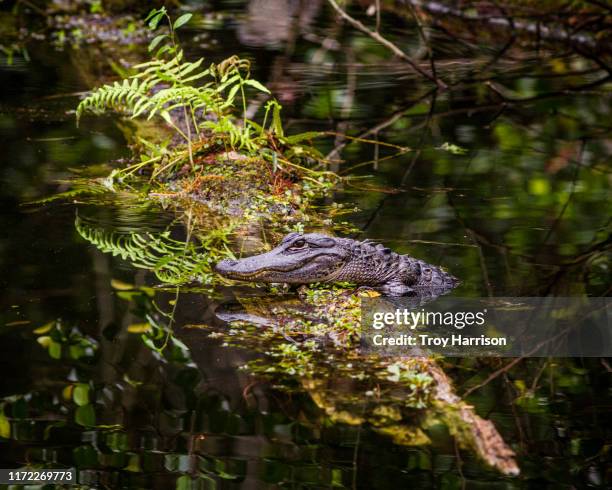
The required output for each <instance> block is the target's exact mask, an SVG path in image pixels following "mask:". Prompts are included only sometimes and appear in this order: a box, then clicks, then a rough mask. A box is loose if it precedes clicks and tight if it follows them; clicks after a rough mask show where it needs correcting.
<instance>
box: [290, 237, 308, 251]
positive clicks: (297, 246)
mask: <svg viewBox="0 0 612 490" xmlns="http://www.w3.org/2000/svg"><path fill="white" fill-rule="evenodd" d="M307 247H308V243H307V242H306V240H304V239H303V238H300V239H299V240H296V241H295V242H293V244H292V245H291V246H290V247H289V249H290V250H302V249H303V248H307Z"/></svg>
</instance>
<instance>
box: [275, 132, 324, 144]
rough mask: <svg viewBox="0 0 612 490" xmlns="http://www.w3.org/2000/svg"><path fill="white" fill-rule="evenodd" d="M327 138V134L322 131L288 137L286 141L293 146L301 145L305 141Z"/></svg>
mask: <svg viewBox="0 0 612 490" xmlns="http://www.w3.org/2000/svg"><path fill="white" fill-rule="evenodd" d="M321 136H325V133H322V132H320V131H306V132H305V133H299V134H294V135H293V136H286V137H285V141H286V142H287V143H289V144H291V145H293V144H295V143H301V142H302V141H304V140H311V139H314V138H319V137H321Z"/></svg>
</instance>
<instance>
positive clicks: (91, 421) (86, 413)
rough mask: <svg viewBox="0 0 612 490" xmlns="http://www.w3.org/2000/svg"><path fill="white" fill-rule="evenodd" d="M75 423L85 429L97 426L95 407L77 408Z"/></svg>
mask: <svg viewBox="0 0 612 490" xmlns="http://www.w3.org/2000/svg"><path fill="white" fill-rule="evenodd" d="M74 421H75V422H76V423H77V424H79V425H82V426H84V427H93V426H94V425H96V411H95V410H94V407H93V405H84V406H82V407H79V408H77V409H76V412H75V413H74Z"/></svg>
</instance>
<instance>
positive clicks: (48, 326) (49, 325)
mask: <svg viewBox="0 0 612 490" xmlns="http://www.w3.org/2000/svg"><path fill="white" fill-rule="evenodd" d="M54 325H55V321H50V322H49V323H45V324H44V325H43V326H42V327H38V328H37V329H35V330H34V333H35V334H37V335H42V334H43V333H48V332H49V330H51V329H52V328H53V326H54Z"/></svg>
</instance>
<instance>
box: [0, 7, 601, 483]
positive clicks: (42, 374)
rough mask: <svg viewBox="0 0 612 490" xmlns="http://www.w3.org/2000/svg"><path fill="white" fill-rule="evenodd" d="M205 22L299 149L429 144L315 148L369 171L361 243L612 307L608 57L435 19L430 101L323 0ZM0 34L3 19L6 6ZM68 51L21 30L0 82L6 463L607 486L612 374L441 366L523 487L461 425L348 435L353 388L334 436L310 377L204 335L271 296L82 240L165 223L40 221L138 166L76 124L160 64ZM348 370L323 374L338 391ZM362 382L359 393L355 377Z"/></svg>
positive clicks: (579, 365) (169, 476)
mask: <svg viewBox="0 0 612 490" xmlns="http://www.w3.org/2000/svg"><path fill="white" fill-rule="evenodd" d="M193 9H194V11H195V13H196V16H195V17H194V19H195V21H194V22H192V24H191V26H192V27H190V28H189V29H188V30H186V31H185V33H184V34H182V41H183V44H184V46H185V48H186V51H187V53H188V55H189V56H190V57H194V58H195V57H198V56H205V57H206V58H207V59H209V60H215V61H216V60H219V59H223V58H225V57H227V56H229V55H231V54H239V55H240V56H241V57H245V58H249V59H251V60H252V63H253V73H254V76H255V78H257V79H259V80H261V81H262V82H263V83H266V85H267V86H268V87H270V89H271V90H272V92H273V93H274V94H275V95H276V96H277V97H278V98H279V100H280V102H281V103H282V104H283V112H284V118H285V121H286V125H287V127H286V129H287V131H288V132H289V133H291V132H298V131H304V130H326V131H337V132H338V133H347V132H349V133H350V134H351V135H353V136H360V137H362V138H365V139H370V140H380V141H381V142H386V143H392V144H395V145H400V146H402V147H409V148H411V149H412V151H408V152H406V153H404V154H402V155H395V156H394V155H393V152H391V151H390V149H389V147H385V146H381V145H374V144H362V143H358V142H357V143H355V142H351V141H347V140H343V139H342V138H341V137H337V138H336V139H335V140H334V138H331V139H327V140H325V141H322V142H321V149H322V150H323V152H324V153H329V152H331V151H332V150H334V147H336V150H337V153H336V156H337V155H340V156H341V158H342V160H343V162H342V163H339V164H337V167H336V168H334V170H335V171H337V172H339V173H340V174H343V175H349V174H350V175H352V176H354V177H360V178H353V179H351V180H349V181H347V182H345V183H343V184H342V185H341V186H340V187H339V188H337V189H336V190H335V191H334V192H333V193H332V194H331V195H330V196H329V197H328V198H326V199H327V203H326V204H330V203H332V202H336V203H343V204H345V205H346V206H347V207H356V208H357V210H356V211H354V212H352V213H350V214H345V215H342V217H341V218H339V219H341V220H346V221H348V222H349V223H350V224H351V225H352V226H354V227H356V228H358V229H359V230H361V231H362V233H361V235H360V236H361V237H363V238H370V239H374V240H378V241H381V242H383V243H385V245H388V246H389V247H391V248H393V249H394V250H396V251H398V252H402V253H410V254H411V255H413V256H416V257H419V258H422V259H424V260H426V261H428V262H431V263H433V264H440V265H443V266H444V267H446V268H447V269H449V270H451V271H452V273H453V274H454V275H456V276H457V277H459V278H460V279H461V281H462V283H461V285H460V287H459V288H457V289H456V290H455V291H453V293H452V294H453V295H457V296H460V297H478V296H548V295H551V296H609V294H610V284H611V283H610V245H611V242H610V231H611V224H610V216H611V215H612V213H611V211H612V206H611V204H610V203H611V199H610V183H611V178H610V165H609V163H610V159H611V154H612V139H611V136H610V135H611V132H610V130H611V127H610V126H611V121H612V117H611V116H612V104H611V99H612V92H611V91H610V88H611V86H610V82H609V76H610V74H609V73H608V72H606V67H607V66H610V65H609V50H608V58H607V63H608V64H607V65H606V63H605V62H603V61H601V60H600V59H599V58H597V56H596V55H594V54H593V53H592V52H591V51H589V50H588V49H587V52H586V56H584V55H583V54H584V51H583V50H582V49H573V48H572V46H570V45H569V44H568V43H563V42H556V43H553V44H551V43H544V42H543V43H542V44H541V45H539V43H535V42H533V41H532V40H531V41H530V40H529V39H528V38H525V39H521V37H520V36H519V37H518V38H517V39H516V40H514V41H513V42H512V43H509V42H508V40H509V39H510V38H509V37H508V35H507V34H504V31H503V30H502V31H490V32H489V33H488V34H486V33H485V34H482V35H475V34H474V32H472V31H470V29H465V30H462V28H461V27H457V26H456V25H455V24H453V23H452V22H450V23H449V24H448V25H444V24H441V25H439V26H438V27H437V28H433V29H428V30H427V35H428V36H429V38H430V41H431V45H432V46H434V48H435V55H434V56H435V59H436V68H437V72H438V74H439V76H440V77H441V78H442V79H443V80H445V81H446V82H448V83H449V84H451V87H450V89H449V90H445V91H435V90H433V85H432V84H431V83H428V82H426V81H423V79H422V78H420V77H419V76H417V75H415V74H414V72H413V71H412V70H411V69H410V67H408V66H407V65H406V64H405V63H403V62H401V61H398V60H395V59H393V58H392V57H391V56H390V55H389V52H388V51H387V50H386V49H384V48H382V47H381V46H380V45H379V44H377V43H376V42H375V41H373V40H372V39H371V38H369V37H368V36H366V35H364V34H363V33H360V32H358V31H356V30H355V29H353V28H351V27H350V26H348V25H341V24H339V23H338V22H337V21H336V19H335V18H334V15H333V11H332V10H331V9H330V8H329V6H328V5H327V4H325V3H324V2H321V3H319V2H304V3H303V4H299V2H288V3H287V2H266V3H265V4H264V3H260V2H251V3H250V4H247V5H243V4H241V3H236V2H228V3H221V4H215V5H212V4H206V6H204V7H201V6H197V7H196V6H195V4H194V5H193ZM270 9H272V10H270ZM360 11H363V8H362V7H359V6H355V9H354V12H355V13H356V14H358V13H359V12H360ZM271 12H274V13H273V14H272V13H271ZM351 12H353V10H351ZM135 16H136V17H138V15H136V14H135ZM33 17H34V19H35V17H36V16H35V15H34V16H33ZM360 18H362V17H360ZM2 19H3V22H4V23H6V24H7V25H8V24H9V20H8V19H9V13H8V12H3V18H2ZM407 19H408V20H405V19H404V20H402V16H401V15H396V14H394V13H391V12H386V13H384V15H383V16H382V26H383V30H384V32H386V33H388V35H389V37H390V38H391V39H393V40H394V41H396V42H397V43H398V44H399V45H401V46H402V47H403V48H404V49H406V50H407V51H409V52H411V53H413V54H414V55H417V54H418V53H419V52H420V50H426V49H427V47H426V46H425V45H424V44H423V43H421V41H420V38H419V35H418V30H417V29H416V26H415V25H414V23H413V22H412V21H411V20H410V17H409V16H408V17H407ZM36 22H39V20H38V21H36V19H35V20H34V21H33V25H37V24H36ZM364 22H369V23H373V22H374V20H373V18H369V19H368V18H367V17H365V20H364ZM453 28H456V30H455V31H454V32H459V33H460V34H462V35H463V36H461V37H462V39H463V40H461V41H460V40H458V39H456V38H455V37H454V35H453ZM64 34H65V35H62V36H60V35H59V34H58V31H57V30H56V31H51V32H49V31H47V37H46V38H45V39H42V40H37V39H31V38H27V39H26V40H25V41H24V45H25V46H26V48H27V53H28V56H27V57H24V56H23V55H22V54H20V52H16V53H15V55H14V59H13V60H12V63H10V64H9V63H7V60H4V59H3V61H2V65H1V66H0V77H1V78H0V80H1V82H0V83H1V84H2V85H1V86H2V88H3V90H2V93H1V95H0V97H1V99H0V100H1V105H0V135H1V139H2V141H3V145H2V146H3V148H2V162H3V163H2V166H1V167H0V178H1V181H2V190H1V193H0V196H1V200H2V206H1V209H2V211H1V212H2V220H3V221H2V223H3V233H2V235H1V238H0V260H1V261H2V278H1V281H2V295H1V304H2V308H1V317H0V338H1V341H0V369H1V375H0V467H3V468H9V467H16V466H22V465H26V464H30V465H39V466H41V467H50V466H57V467H75V468H77V470H78V472H79V480H80V482H81V483H82V484H83V487H84V488H86V487H92V488H181V489H183V488H276V487H292V488H302V487H305V488H327V487H332V486H334V487H352V488H430V487H436V488H437V487H440V488H532V487H533V488H588V487H593V488H604V487H608V486H609V485H610V484H611V481H612V474H611V471H612V469H611V467H610V460H611V459H612V457H611V455H610V447H611V444H612V434H611V433H610V423H609V420H610V419H611V418H612V417H611V412H612V397H611V395H612V393H611V388H610V376H611V374H610V366H609V363H608V362H607V361H606V360H600V359H586V360H582V359H526V360H523V361H521V362H520V363H518V364H517V365H515V366H514V367H512V369H509V370H507V371H504V372H503V373H502V374H501V375H499V376H497V377H495V379H493V380H492V381H490V382H489V383H486V384H485V385H484V386H482V387H480V388H478V389H474V390H473V391H472V390H471V388H476V387H478V385H479V384H481V383H483V381H485V380H486V378H487V377H488V376H489V375H490V374H491V373H494V372H495V371H497V370H498V369H500V368H501V367H503V366H504V365H505V364H506V363H507V362H508V360H492V359H489V360H483V359H454V360H448V361H445V362H444V363H443V367H444V369H445V370H446V372H447V374H449V376H450V377H451V378H452V379H453V382H454V384H455V387H456V390H457V393H458V394H459V395H461V394H463V393H466V392H468V391H469V394H468V396H467V397H466V398H465V401H466V402H468V403H469V404H472V405H473V406H474V407H475V410H476V412H477V413H478V414H479V415H480V416H482V417H485V418H487V419H489V420H491V421H492V422H493V423H494V424H495V426H496V428H497V430H498V431H499V433H500V434H501V436H502V437H503V439H504V440H505V441H506V443H508V444H509V445H510V446H511V447H512V448H513V450H514V451H515V452H516V454H517V462H518V465H519V467H520V469H521V473H520V475H519V476H504V475H503V474H501V473H500V472H498V471H496V470H494V469H491V468H488V467H487V466H486V465H484V464H483V463H482V462H481V461H480V460H479V459H478V458H477V457H476V456H475V455H474V454H473V452H471V451H469V450H465V449H460V448H458V446H457V444H456V442H455V440H454V439H453V438H452V437H451V436H450V435H449V433H448V431H447V430H445V429H442V428H439V427H434V428H433V429H432V430H430V431H429V433H428V436H429V438H430V440H431V442H430V444H426V445H406V444H401V443H398V440H397V438H394V437H390V436H389V435H388V434H387V435H385V434H383V433H381V432H380V431H376V430H373V429H372V427H371V426H370V425H368V424H362V425H359V424H351V423H346V422H347V421H349V420H348V419H350V418H351V416H352V417H357V416H358V415H359V411H360V410H362V408H361V406H360V405H359V403H358V400H352V399H351V397H350V396H347V398H346V400H348V402H346V403H345V404H344V405H343V414H344V418H343V419H340V418H339V417H337V415H338V414H337V413H334V410H333V406H331V407H330V406H329V405H326V403H325V402H322V401H321V398H322V396H321V395H320V393H318V392H317V386H318V385H317V383H312V382H311V383H310V384H309V385H308V384H305V383H300V373H299V371H297V372H292V371H291V366H289V367H286V366H285V368H283V369H284V371H285V372H279V371H278V370H277V371H274V370H270V373H271V374H270V375H269V376H263V377H262V376H258V375H257V373H255V374H254V373H250V372H249V371H248V370H245V369H241V367H242V366H244V365H245V363H248V362H249V361H251V360H253V359H256V358H261V357H262V350H261V349H259V350H258V349H256V348H253V346H252V345H251V343H250V342H247V341H245V342H244V345H242V346H241V347H242V348H240V346H237V345H236V344H240V343H241V342H240V341H238V342H234V343H232V345H231V346H227V345H226V344H227V342H226V340H227V339H223V338H214V337H210V336H208V334H207V332H206V331H205V330H204V329H201V328H193V326H194V325H215V326H216V327H217V328H220V329H223V328H226V329H230V327H229V326H227V325H225V324H224V323H223V322H221V321H220V320H219V319H218V318H216V316H215V314H214V312H215V310H216V309H218V308H219V305H221V304H225V305H227V304H228V303H231V302H232V301H234V300H235V298H236V297H245V296H246V297H249V296H257V297H260V298H263V299H269V298H270V297H272V296H273V295H274V293H271V292H269V290H268V289H265V288H257V289H253V288H249V287H246V286H244V287H242V286H241V287H238V286H216V287H214V288H213V289H212V290H211V289H210V288H206V289H204V288H198V285H197V284H191V285H190V286H189V287H183V288H176V287H171V286H168V285H162V284H161V282H160V280H159V277H158V276H156V274H155V273H154V271H151V270H147V269H146V268H141V267H134V264H133V262H130V261H129V260H123V259H122V258H121V257H120V256H114V255H113V254H111V253H104V250H102V249H101V248H100V247H95V246H94V245H92V243H91V242H88V241H87V240H85V239H84V238H83V236H82V233H79V232H78V227H79V226H83V225H82V224H83V223H86V224H94V225H96V226H98V227H102V228H103V229H104V230H106V231H107V232H114V233H118V234H123V235H129V234H131V233H150V234H156V233H162V232H164V231H165V230H166V229H168V228H169V227H171V228H172V229H173V230H174V232H177V230H176V229H177V228H180V226H177V225H176V219H175V215H174V213H172V212H171V211H169V210H164V209H162V208H161V207H159V206H157V205H156V204H154V203H151V202H143V201H136V202H135V201H133V200H130V199H128V198H125V197H122V195H121V194H118V195H114V196H112V197H109V198H107V197H105V198H100V199H85V198H83V199H81V198H79V197H78V196H75V198H74V199H72V200H69V201H68V202H66V201H55V202H50V203H48V204H44V205H41V204H38V205H29V204H27V203H31V202H32V201H35V200H39V199H42V198H45V197H47V196H50V195H53V194H55V193H57V192H61V191H64V190H66V189H68V188H69V187H68V185H67V184H65V183H61V182H60V181H65V180H68V179H71V178H74V177H76V176H82V175H84V174H87V175H105V174H107V173H108V171H109V170H110V169H111V168H112V167H113V166H118V165H121V163H117V161H118V160H120V159H123V158H127V157H128V156H129V152H128V150H127V148H126V143H125V137H124V134H123V133H122V131H121V128H120V126H119V125H117V123H116V119H114V118H112V117H104V118H88V119H87V120H86V121H84V122H83V123H82V124H81V127H80V128H76V126H75V121H74V108H75V106H76V105H77V103H78V97H79V95H80V94H82V93H83V92H85V91H87V90H89V89H91V88H92V86H94V85H97V84H99V82H100V80H102V79H104V80H108V79H109V77H112V76H113V74H112V71H111V70H110V68H109V65H110V61H114V62H116V63H123V61H124V60H139V59H142V57H143V56H145V55H146V48H144V49H143V47H142V45H140V47H139V46H132V45H130V44H125V45H114V46H112V48H111V47H109V46H108V45H107V44H100V43H95V42H92V43H89V42H87V41H88V40H85V41H84V40H82V39H80V42H79V43H78V46H73V45H72V42H71V39H72V38H71V36H73V35H74V32H73V31H70V30H69V29H65V31H64ZM61 37H68V40H67V41H65V42H64V43H63V44H61V43H60V42H59V40H58V39H59V38H61ZM604 59H605V58H604ZM424 66H427V65H424ZM113 162H115V163H113ZM58 182H59V183H58ZM75 219H76V220H77V221H76V226H75ZM306 228H307V226H306ZM178 233H179V234H180V229H179V230H178ZM183 234H184V232H183ZM109 251H110V250H106V252H109ZM169 314H172V317H171V318H168V315H169ZM153 322H158V323H163V324H164V325H166V327H171V328H172V329H173V331H174V332H175V334H176V338H173V340H172V341H171V342H170V345H168V346H167V347H168V348H167V349H166V350H165V351H164V352H161V353H160V352H159V351H156V350H155V349H151V347H150V345H147V343H146V342H143V337H141V333H142V328H143V327H142V326H143V325H144V324H147V323H149V324H150V323H153ZM164 322H165V323H164ZM43 336H50V337H51V338H52V339H54V340H53V341H52V343H51V344H49V343H48V342H45V341H41V337H43ZM264 351H265V349H264ZM264 357H265V356H264ZM266 363H269V364H270V365H272V364H273V363H274V360H270V359H268V360H264V361H263V365H264V367H266V366H268V364H266ZM280 371H282V369H281V370H280ZM330 373H331V371H325V370H321V372H320V373H319V375H320V378H321V380H319V381H321V382H322V383H324V382H326V380H327V379H326V378H327V377H329V376H331V374H330ZM259 374H261V373H259ZM364 376H365V378H366V382H367V376H368V372H367V370H366V371H365V375H364ZM315 378H316V375H315ZM311 381H312V380H311ZM315 381H317V380H315ZM343 389H344V392H346V393H348V395H351V385H350V384H348V385H347V386H345V387H344V388H343ZM354 395H355V396H359V394H358V393H357V392H355V393H354ZM346 400H345V401H346ZM351 401H352V402H354V403H351ZM347 413H348V415H346V414H347Z"/></svg>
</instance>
